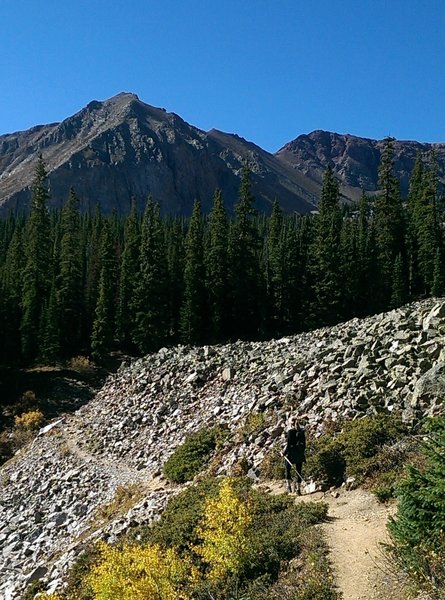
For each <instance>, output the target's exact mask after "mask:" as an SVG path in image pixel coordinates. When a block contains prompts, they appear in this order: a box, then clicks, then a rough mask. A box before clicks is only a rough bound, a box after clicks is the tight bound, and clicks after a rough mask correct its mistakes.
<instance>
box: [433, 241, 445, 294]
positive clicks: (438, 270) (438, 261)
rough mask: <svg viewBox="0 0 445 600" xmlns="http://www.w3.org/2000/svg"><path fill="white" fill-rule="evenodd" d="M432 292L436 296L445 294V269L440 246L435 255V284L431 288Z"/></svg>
mask: <svg viewBox="0 0 445 600" xmlns="http://www.w3.org/2000/svg"><path fill="white" fill-rule="evenodd" d="M431 294H432V295H433V296H435V297H438V296H444V295H445V270H444V264H443V257H442V252H441V250H440V248H437V249H436V256H435V257H434V272H433V285H432V288H431Z"/></svg>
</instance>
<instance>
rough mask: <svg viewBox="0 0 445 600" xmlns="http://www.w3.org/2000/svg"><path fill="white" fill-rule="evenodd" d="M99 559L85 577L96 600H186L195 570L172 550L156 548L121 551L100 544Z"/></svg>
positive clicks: (129, 546) (129, 547)
mask: <svg viewBox="0 0 445 600" xmlns="http://www.w3.org/2000/svg"><path fill="white" fill-rule="evenodd" d="M99 550H100V559H99V561H98V563H97V564H96V565H94V566H93V567H92V569H91V572H90V574H89V575H88V576H87V578H88V583H89V584H90V586H91V589H92V590H93V593H94V598H95V600H189V599H190V595H189V594H188V593H187V591H186V590H187V588H188V587H189V585H190V584H191V583H192V582H193V581H195V580H196V578H197V575H196V570H195V569H194V567H193V566H192V565H191V563H190V562H189V561H188V560H187V559H181V558H180V557H179V556H178V555H177V553H176V551H175V550H174V549H172V548H168V549H167V550H165V549H162V548H161V547H160V546H157V545H150V546H131V545H124V546H123V547H122V548H121V549H120V548H116V547H113V546H109V545H107V544H105V543H103V542H101V543H100V545H99Z"/></svg>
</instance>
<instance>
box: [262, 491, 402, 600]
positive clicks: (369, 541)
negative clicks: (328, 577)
mask: <svg viewBox="0 0 445 600" xmlns="http://www.w3.org/2000/svg"><path fill="white" fill-rule="evenodd" d="M260 487H263V489H264V488H266V489H268V490H269V491H270V492H271V493H272V494H282V493H283V492H284V491H285V488H284V484H281V483H278V482H271V481H268V482H267V484H266V485H264V486H263V485H261V486H260ZM336 496H337V497H336ZM296 502H326V503H327V504H328V506H329V511H328V517H329V518H328V521H327V522H326V523H324V524H323V525H322V526H321V527H322V530H323V531H324V533H325V536H326V541H327V543H328V546H329V554H330V560H331V564H332V567H333V571H334V575H335V581H336V586H337V589H338V590H339V591H340V592H341V593H342V600H411V599H412V598H413V597H412V595H410V592H409V588H408V585H407V582H406V579H405V576H404V575H403V574H401V573H399V572H397V571H396V570H394V568H393V566H392V565H391V563H390V562H389V561H388V559H387V558H386V557H385V555H384V552H383V550H382V544H384V543H385V542H388V534H387V530H386V523H387V520H388V518H389V516H390V515H391V514H393V513H394V505H386V504H380V503H379V502H378V501H377V500H376V498H375V496H374V495H373V494H371V493H369V492H367V491H365V490H362V489H356V490H351V491H346V490H341V491H339V492H337V493H336V494H335V495H331V494H329V493H326V494H323V493H321V492H317V493H314V494H307V495H303V496H299V497H298V496H297V497H296Z"/></svg>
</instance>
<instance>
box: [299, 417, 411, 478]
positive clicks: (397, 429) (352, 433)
mask: <svg viewBox="0 0 445 600" xmlns="http://www.w3.org/2000/svg"><path fill="white" fill-rule="evenodd" d="M407 433H408V430H407V428H406V426H405V425H404V424H403V423H402V421H401V420H400V419H399V418H398V417H397V416H392V415H391V416H386V415H385V416H379V417H376V418H371V417H365V418H363V419H359V420H356V421H348V422H345V423H343V424H342V429H341V431H338V432H335V431H330V432H329V433H326V434H324V435H321V436H320V437H318V438H316V439H314V440H310V441H309V444H308V452H307V460H306V465H305V474H306V477H307V478H312V479H315V480H317V481H323V482H324V483H325V484H327V485H340V484H341V483H342V482H343V481H344V480H345V479H346V478H347V477H354V478H355V480H356V483H357V484H363V483H364V482H365V481H366V480H367V479H369V478H373V480H374V482H375V485H376V487H378V485H379V484H378V477H377V476H376V473H384V472H386V471H395V470H396V469H397V468H398V469H400V468H401V465H402V464H403V462H404V459H405V457H406V455H405V454H404V453H403V452H400V450H398V449H397V448H392V447H391V445H392V444H395V443H396V442H398V440H401V439H402V438H403V437H404V436H406V435H407Z"/></svg>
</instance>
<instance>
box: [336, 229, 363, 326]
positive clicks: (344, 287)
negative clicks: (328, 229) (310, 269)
mask: <svg viewBox="0 0 445 600" xmlns="http://www.w3.org/2000/svg"><path fill="white" fill-rule="evenodd" d="M357 245H358V231H357V225H356V222H355V221H353V220H352V219H350V218H346V219H344V221H343V225H342V228H341V232H340V248H339V255H340V291H341V300H340V304H341V316H342V319H343V320H347V319H350V318H352V317H353V316H355V315H356V314H357V311H358V310H359V296H360V289H359V285H360V273H359V270H358V269H359V254H358V248H357Z"/></svg>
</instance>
